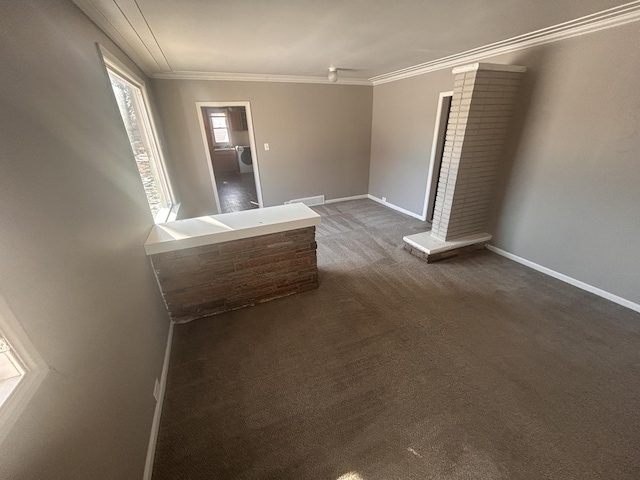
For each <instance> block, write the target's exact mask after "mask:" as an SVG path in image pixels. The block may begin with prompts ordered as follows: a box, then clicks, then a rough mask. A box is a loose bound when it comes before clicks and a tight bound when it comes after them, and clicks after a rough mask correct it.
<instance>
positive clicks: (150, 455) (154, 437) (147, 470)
mask: <svg viewBox="0 0 640 480" xmlns="http://www.w3.org/2000/svg"><path fill="white" fill-rule="evenodd" d="M172 340H173V322H170V324H169V335H168V337H167V346H166V348H165V351H164V363H163V364H162V374H161V376H160V392H159V395H158V397H159V398H158V401H157V402H156V411H155V412H154V414H153V423H152V424H151V436H150V437H149V448H148V449H147V460H146V462H145V464H144V476H143V477H142V478H143V480H151V475H152V474H153V460H154V459H155V456H156V443H157V441H158V432H159V430H160V416H161V415H162V404H163V402H164V391H165V388H166V386H167V372H168V371H169V358H170V357H171V341H172Z"/></svg>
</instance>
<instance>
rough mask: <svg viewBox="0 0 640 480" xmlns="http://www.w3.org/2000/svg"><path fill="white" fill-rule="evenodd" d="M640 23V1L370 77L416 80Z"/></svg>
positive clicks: (379, 80)
mask: <svg viewBox="0 0 640 480" xmlns="http://www.w3.org/2000/svg"><path fill="white" fill-rule="evenodd" d="M638 20H640V0H636V1H634V2H630V3H627V4H625V5H620V6H617V7H613V8H609V9H607V10H603V11H601V12H597V13H594V14H592V15H587V16H584V17H580V18H577V19H575V20H570V21H568V22H564V23H559V24H557V25H553V26H551V27H547V28H542V29H540V30H535V31H533V32H529V33H525V34H524V35H518V36H516V37H511V38H508V39H506V40H502V41H499V42H495V43H491V44H488V45H484V46H482V47H478V48H474V49H471V50H467V51H465V52H461V53H456V54H454V55H449V56H447V57H442V58H439V59H436V60H432V61H430V62H426V63H421V64H419V65H414V66H412V67H407V68H403V69H401V70H396V71H394V72H389V73H385V74H383V75H378V76H375V77H371V78H369V80H370V81H371V83H373V85H380V84H383V83H388V82H395V81H397V80H402V79H403V78H409V77H415V76H417V75H422V74H424V73H429V72H434V71H436V70H442V69H444V68H449V67H456V66H458V65H460V64H464V63H471V62H476V61H478V60H481V59H483V58H488V57H492V56H495V55H502V54H505V53H511V52H516V51H518V50H523V49H525V48H529V47H534V46H537V45H544V44H546V43H552V42H557V41H559V40H564V39H567V38H572V37H577V36H579V35H585V34H588V33H593V32H597V31H600V30H604V29H607V28H612V27H618V26H620V25H624V24H627V23H631V22H636V21H638Z"/></svg>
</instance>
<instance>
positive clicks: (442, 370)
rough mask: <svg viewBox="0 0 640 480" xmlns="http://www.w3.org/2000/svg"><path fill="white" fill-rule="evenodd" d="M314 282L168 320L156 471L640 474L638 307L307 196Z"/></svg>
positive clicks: (371, 476)
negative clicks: (224, 309) (432, 258)
mask: <svg viewBox="0 0 640 480" xmlns="http://www.w3.org/2000/svg"><path fill="white" fill-rule="evenodd" d="M316 210H317V211H318V212H319V213H321V214H322V216H323V219H322V220H323V223H322V225H321V226H320V227H319V228H318V233H317V240H318V263H319V267H320V275H321V276H320V282H321V283H320V288H319V289H318V290H316V291H313V292H308V293H305V294H302V295H299V296H295V297H289V298H285V299H281V300H277V301H274V302H272V303H268V304H263V305H260V306H257V307H254V308H250V309H245V310H242V311H236V312H231V313H227V314H223V315H219V316H216V317H212V318H209V319H203V320H199V321H195V322H192V323H189V324H184V325H177V326H176V328H175V337H174V342H173V350H172V356H171V363H170V368H169V378H168V387H167V394H166V398H165V404H164V411H163V415H162V425H161V429H160V435H159V439H158V448H157V452H156V461H155V468H154V479H155V480H162V479H173V480H175V479H236V478H238V479H286V480H293V479H296V480H298V479H325V480H337V479H340V480H360V479H363V480H383V479H385V480H386V479H476V478H479V479H539V478H553V479H595V478H606V479H617V480H619V479H637V478H640V315H639V314H637V313H635V312H632V311H630V310H627V309H625V308H622V307H619V306H617V305H615V304H613V303H610V302H608V301H606V300H603V299H601V298H599V297H596V296H594V295H591V294H589V293H586V292H584V291H581V290H578V289H576V288H574V287H571V286H569V285H567V284H564V283H562V282H560V281H557V280H554V279H552V278H550V277H547V276H545V275H542V274H540V273H537V272H535V271H533V270H530V269H528V268H526V267H523V266H521V265H518V264H516V263H513V262H511V261H509V260H506V259H504V258H502V257H499V256H497V255H495V254H492V253H490V252H487V251H483V252H479V253H478V254H474V255H471V256H467V257H461V258H457V259H453V260H449V261H445V262H443V263H437V264H432V265H427V264H426V263H425V262H423V261H421V260H419V259H417V258H415V257H413V256H411V255H410V254H409V253H407V252H406V251H404V250H403V249H402V236H403V235H406V234H409V233H416V232H418V231H421V230H423V229H424V224H423V223H421V222H419V221H416V220H413V219H410V218H408V217H405V216H403V215H400V214H398V213H395V212H393V211H390V210H388V209H386V208H384V207H382V206H379V205H377V204H375V203H373V202H371V201H368V200H362V201H353V202H345V203H340V204H335V205H328V206H324V207H319V208H317V209H316Z"/></svg>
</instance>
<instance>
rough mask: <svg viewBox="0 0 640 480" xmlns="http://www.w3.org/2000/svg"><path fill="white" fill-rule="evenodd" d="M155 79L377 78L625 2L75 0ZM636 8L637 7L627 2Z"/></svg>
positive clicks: (582, 0) (550, 0)
mask: <svg viewBox="0 0 640 480" xmlns="http://www.w3.org/2000/svg"><path fill="white" fill-rule="evenodd" d="M74 1H75V3H76V4H77V5H78V6H79V7H80V8H81V9H82V10H83V11H84V12H85V13H86V14H87V15H88V16H89V17H90V18H92V19H93V20H94V21H95V22H96V23H97V24H98V25H99V26H100V27H101V28H102V29H103V30H104V31H105V32H106V33H107V34H108V35H109V36H110V37H111V38H112V39H113V40H114V41H115V42H116V43H117V44H118V45H119V46H120V47H121V48H123V50H124V51H125V52H126V53H127V54H129V55H130V56H131V57H132V59H133V60H134V61H136V63H137V64H138V65H139V66H140V67H141V68H142V69H143V70H145V72H147V73H148V74H150V75H151V76H170V75H174V76H179V75H182V76H184V74H185V73H187V72H198V73H200V74H209V75H211V74H230V75H231V76H233V75H236V76H238V75H239V74H240V75H244V76H246V77H247V78H250V77H251V75H256V76H279V75H286V76H293V77H309V78H312V77H316V78H326V74H327V69H328V68H329V67H330V66H333V67H338V68H339V69H341V71H340V77H341V79H342V80H344V79H346V78H353V79H359V80H361V81H362V80H366V79H371V78H372V77H378V76H380V75H384V74H388V73H390V72H395V71H397V70H400V69H404V68H407V67H411V66H414V65H418V64H423V63H425V62H433V61H434V60H438V59H442V58H444V57H448V56H451V55H455V54H460V53H461V52H466V51H468V50H471V49H476V48H479V47H483V46H485V45H488V44H492V43H494V42H499V41H502V40H506V39H510V38H512V37H516V36H519V35H523V34H527V33H529V32H533V31H536V30H539V29H543V28H547V27H551V26H554V25H558V24H561V23H564V22H568V21H571V20H574V19H576V18H579V17H584V16H587V15H591V14H594V13H596V12H600V11H603V10H606V9H610V8H613V7H616V6H620V5H624V4H625V3H627V2H625V1H620V0H395V1H394V0H74ZM631 3H632V4H637V3H639V2H637V1H635V2H631Z"/></svg>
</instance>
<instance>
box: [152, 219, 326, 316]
mask: <svg viewBox="0 0 640 480" xmlns="http://www.w3.org/2000/svg"><path fill="white" fill-rule="evenodd" d="M316 247H317V245H316V241H315V227H308V228H301V229H298V230H290V231H287V232H280V233H274V234H270V235H262V236H259V237H253V238H247V239H243V240H235V241H231V242H224V243H218V244H214V245H206V246H202V247H195V248H189V249H185V250H180V251H175V252H168V253H160V254H156V255H152V256H151V263H152V264H153V268H154V271H155V273H156V277H157V279H158V283H159V285H160V289H161V290H162V295H163V296H164V300H165V303H166V304H167V309H168V310H169V314H170V316H171V319H172V320H173V321H175V322H177V323H182V322H187V321H190V320H194V319H196V318H201V317H206V316H209V315H214V314H217V313H222V312H226V311H229V310H235V309H238V308H242V307H247V306H250V305H255V304H257V303H262V302H267V301H269V300H273V299H276V298H280V297H285V296H287V295H293V294H295V293H300V292H304V291H307V290H312V289H314V288H317V287H318V267H317V259H316Z"/></svg>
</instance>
